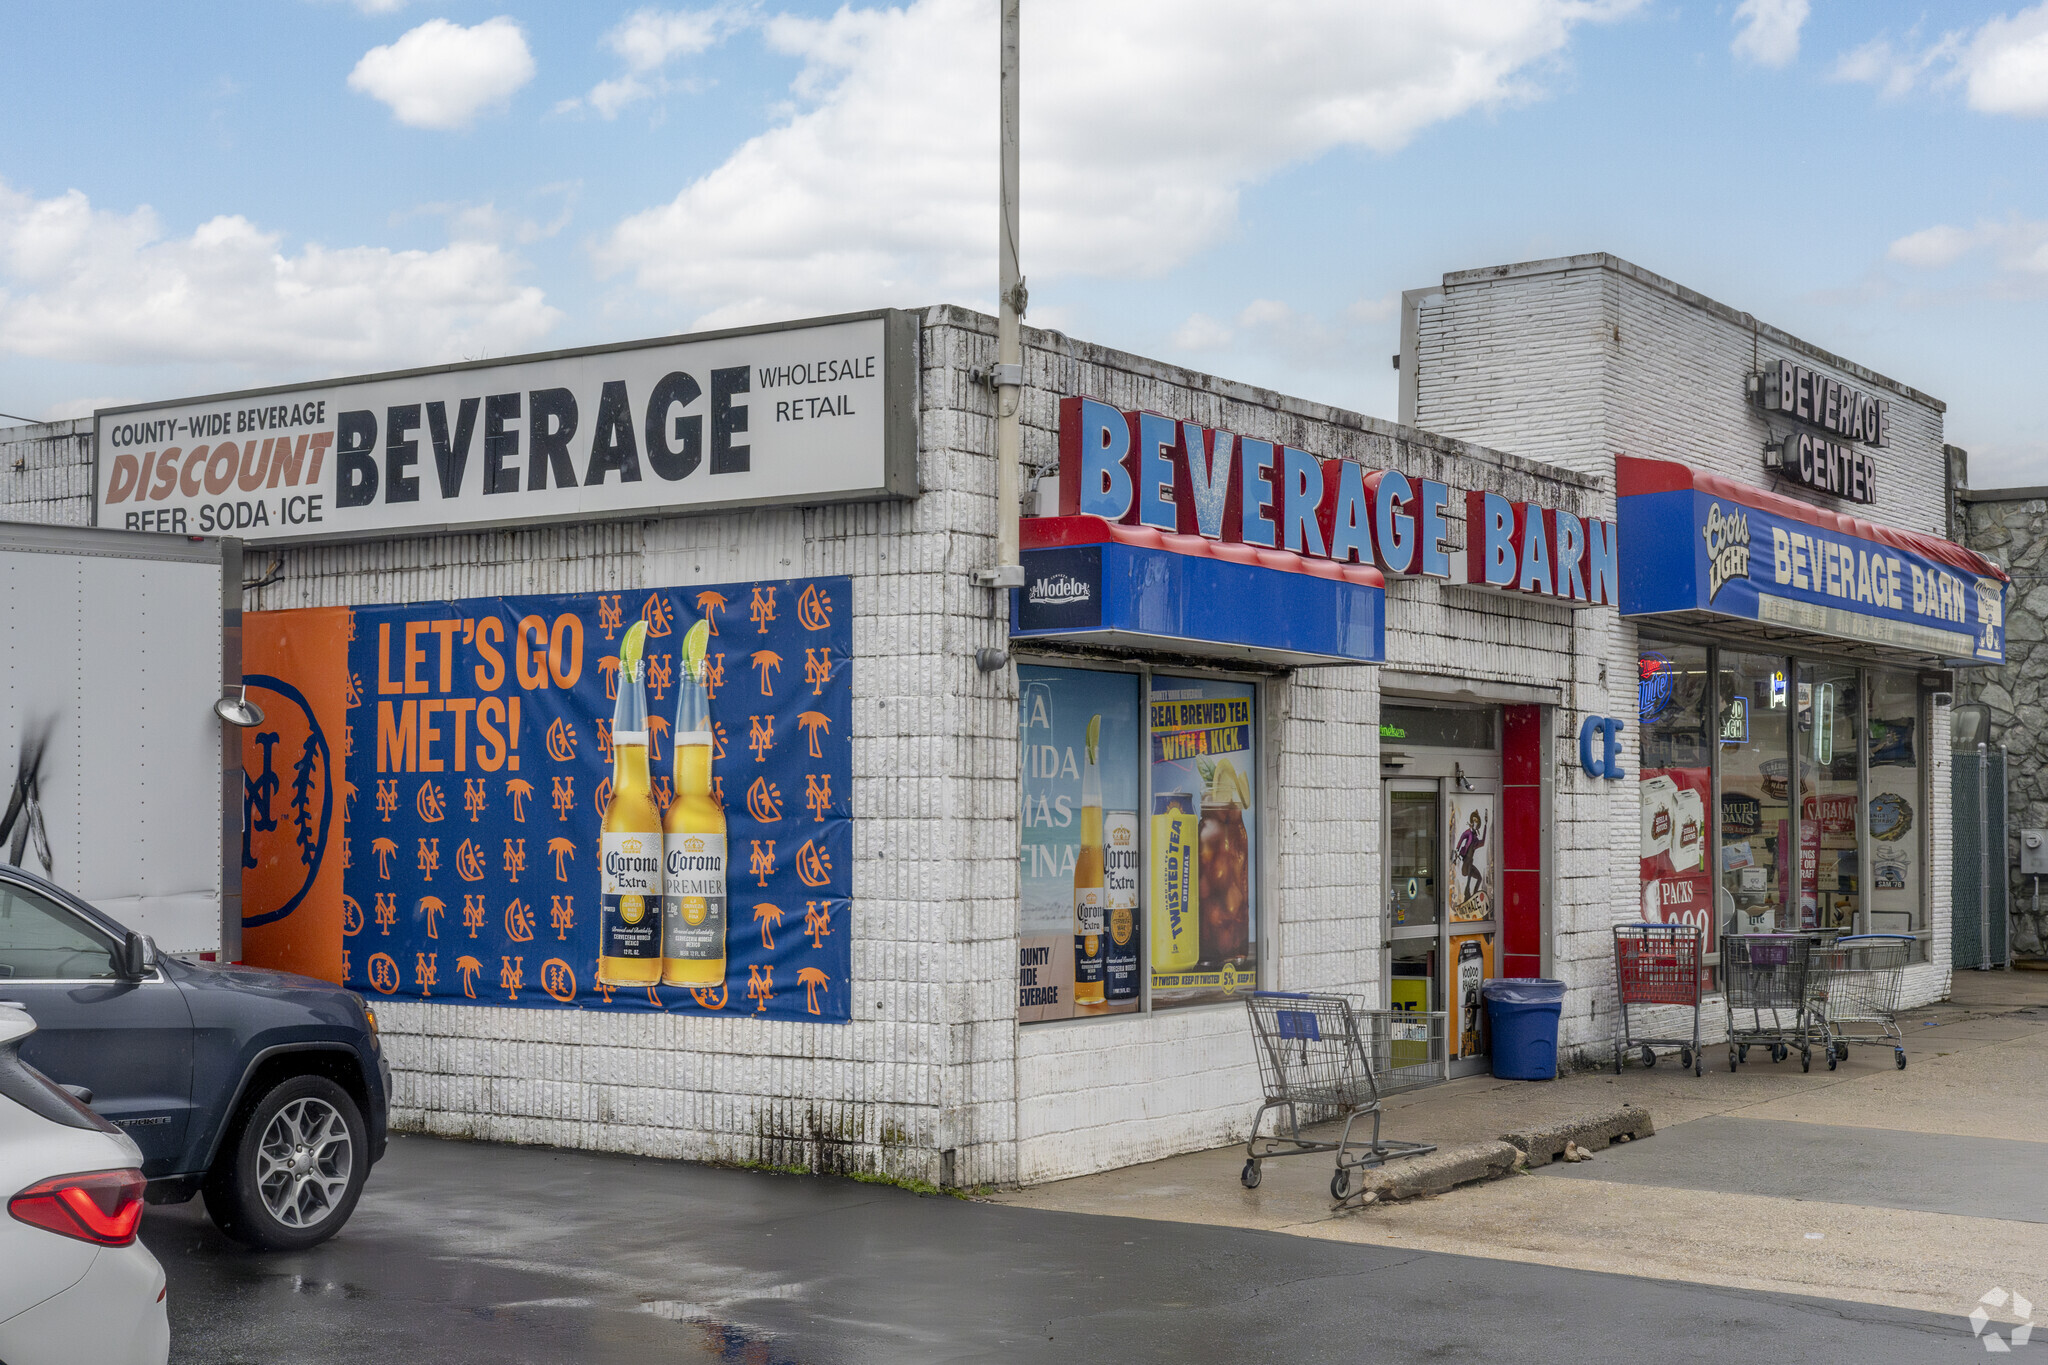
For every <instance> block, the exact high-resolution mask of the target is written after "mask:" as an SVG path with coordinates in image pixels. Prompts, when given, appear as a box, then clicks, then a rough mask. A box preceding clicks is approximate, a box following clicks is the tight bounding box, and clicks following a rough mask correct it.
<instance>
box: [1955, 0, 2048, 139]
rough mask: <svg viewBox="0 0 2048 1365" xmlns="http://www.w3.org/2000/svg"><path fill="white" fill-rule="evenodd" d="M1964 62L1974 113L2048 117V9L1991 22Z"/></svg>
mask: <svg viewBox="0 0 2048 1365" xmlns="http://www.w3.org/2000/svg"><path fill="white" fill-rule="evenodd" d="M1960 60H1961V66H1962V70H1963V75H1964V82H1965V88H1966V90H1967V92H1968V97H1969V101H1970V107H1971V108H1972V109H1975V110H1977V111H1978V112H1979V113H1984V114H2021V115H2026V116H2030V117H2035V118H2038V117H2040V116H2042V115H2048V4H2039V5H2036V6H2034V7H2033V8H2032V9H2029V10H2021V11H2020V12H2019V13H2018V14H2015V15H2014V16H2013V17H2012V18H2010V19H2007V18H2005V17H2003V16H2000V17H1999V18H1996V19H1993V20H1991V21H1990V22H1989V23H1987V24H1985V25H1984V27H1982V28H1980V29H1978V30H1977V36H1976V38H1975V39H1974V40H1973V41H1972V42H1971V43H1970V46H1969V48H1968V49H1967V50H1966V51H1964V53H1963V54H1962V57H1961V59H1960Z"/></svg>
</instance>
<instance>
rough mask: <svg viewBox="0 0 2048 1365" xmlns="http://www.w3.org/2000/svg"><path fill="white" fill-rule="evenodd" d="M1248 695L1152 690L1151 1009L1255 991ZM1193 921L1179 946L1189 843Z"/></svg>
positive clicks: (1170, 683)
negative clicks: (1193, 852) (1192, 856)
mask: <svg viewBox="0 0 2048 1365" xmlns="http://www.w3.org/2000/svg"><path fill="white" fill-rule="evenodd" d="M1253 701H1254V699H1253V696H1252V685H1251V684H1250V683H1239V682H1221V681H1217V680H1214V679H1202V678H1170V677H1164V676H1161V677H1157V678H1154V679H1153V680H1152V705H1151V723H1152V749H1151V756H1152V829H1153V841H1152V849H1151V852H1152V857H1151V859H1150V865H1151V871H1152V874H1153V876H1152V880H1153V885H1154V887H1155V894H1154V896H1153V899H1152V906H1151V925H1152V952H1153V956H1152V1005H1153V1008H1155V1009H1167V1008H1170V1007H1172V1006H1176V1005H1200V1004H1206V1003H1209V1002H1211V1001H1216V1000H1226V999H1231V998H1234V997H1235V996H1236V995H1237V994H1238V993H1239V992H1240V991H1248V990H1251V989H1253V988H1255V987H1256V986H1257V985H1258V979H1259V977H1258V914H1257V911H1258V901H1257V897H1258V875H1257V868H1258V852H1259V850H1258V832H1257V831H1258V820H1257V816H1256V811H1257V809H1258V803H1257V801H1256V800H1255V799H1254V798H1255V795H1256V789H1257V786H1258V772H1259V769H1258V750H1257V744H1258V741H1257V739H1256V738H1255V736H1256V733H1257V732H1256V730H1255V728H1254V727H1253V724H1252V714H1253ZM1190 839H1192V840H1193V841H1194V845H1195V849H1196V856H1195V859H1194V865H1193V868H1192V872H1193V877H1194V888H1193V889H1194V901H1195V908H1196V914H1195V917H1194V920H1195V925H1194V927H1195V931H1196V932H1195V936H1194V939H1193V941H1192V942H1191V941H1189V937H1188V933H1187V916H1186V912H1185V909H1184V907H1185V906H1186V904H1187V890H1188V888H1187V884H1186V883H1187V878H1188V876H1189V872H1190V869H1189V866H1188V863H1187V861H1186V859H1185V857H1184V856H1183V854H1184V852H1185V850H1186V849H1187V848H1188V845H1189V840H1190Z"/></svg>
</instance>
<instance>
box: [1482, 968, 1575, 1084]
mask: <svg viewBox="0 0 2048 1365" xmlns="http://www.w3.org/2000/svg"><path fill="white" fill-rule="evenodd" d="M1479 993H1480V995H1481V996H1482V997H1483V998H1484V999H1485V1001H1486V1015H1487V1018H1488V1019H1489V1020H1490V1021H1491V1022H1492V1024H1493V1074H1494V1075H1496V1076H1498V1077H1500V1078H1501V1079H1502V1080H1508V1081H1554V1080H1556V1079H1557V1017H1558V1015H1560V1014H1562V1013H1563V1012H1564V982H1562V981H1553V980H1551V979H1550V978H1548V977H1542V976H1510V977H1503V978H1501V979H1500V980H1497V981H1489V982H1487V983H1486V984H1485V985H1483V986H1481V987H1480V988H1479Z"/></svg>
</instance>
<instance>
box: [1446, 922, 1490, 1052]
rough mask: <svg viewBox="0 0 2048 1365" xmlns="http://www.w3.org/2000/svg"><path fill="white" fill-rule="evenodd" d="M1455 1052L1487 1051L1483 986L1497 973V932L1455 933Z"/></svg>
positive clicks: (1452, 985)
mask: <svg viewBox="0 0 2048 1365" xmlns="http://www.w3.org/2000/svg"><path fill="white" fill-rule="evenodd" d="M1450 952H1451V1004H1452V1010H1453V1013H1452V1014H1451V1029H1452V1039H1451V1047H1452V1051H1451V1055H1452V1057H1454V1058H1457V1057H1479V1056H1483V1055H1484V1054H1485V1052H1486V1040H1485V1028H1486V1007H1485V1006H1484V1005H1483V1004H1481V1003H1480V988H1481V987H1482V986H1484V985H1485V984H1486V982H1487V981H1488V980H1490V979H1491V978H1492V976H1493V935H1492V934H1453V935H1451V947H1450Z"/></svg>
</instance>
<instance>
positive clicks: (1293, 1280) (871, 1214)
mask: <svg viewBox="0 0 2048 1365" xmlns="http://www.w3.org/2000/svg"><path fill="white" fill-rule="evenodd" d="M1422 1207H1427V1205H1426V1204H1425V1205H1423V1206H1422ZM143 1233H144V1239H145V1240H146V1241H147V1242H148V1243H149V1245H150V1246H151V1248H152V1249H153V1250H154V1251H155V1252H156V1254H157V1256H158V1257H159V1259H161V1260H162V1261H163V1263H164V1267H165V1270H166V1271H167V1272H168V1274H169V1277H170V1291H171V1297H170V1308H171V1325H172V1339H173V1345H172V1355H171V1358H172V1360H173V1361H177V1362H218V1363H219V1365H228V1363H230V1362H232V1363H233V1365H270V1362H279V1363H280V1365H281V1363H282V1362H292V1365H327V1363H328V1362H343V1361H347V1362H361V1361H431V1362H434V1363H435V1365H471V1362H476V1363H477V1365H482V1362H490V1365H523V1363H525V1362H533V1363H534V1365H542V1363H544V1362H545V1363H552V1362H571V1361H574V1362H579V1363H580V1362H589V1363H590V1365H610V1362H621V1365H623V1363H624V1362H629V1361H630V1362H633V1365H644V1363H645V1362H649V1361H744V1362H750V1363H752V1365H783V1363H784V1362H787V1363H788V1365H841V1363H842V1362H843V1363H845V1365H855V1363H856V1362H859V1363H865V1362H875V1363H876V1365H881V1363H882V1362H891V1363H892V1365H893V1363H895V1362H920V1361H1006V1362H1008V1361H1026V1362H1029V1361H1046V1362H1054V1361H1057V1362H1060V1365H1073V1362H1075V1361H1076V1360H1081V1359H1091V1358H1092V1359H1111V1360H1116V1361H1120V1362H1121V1361H1155V1360H1156V1361H1254V1360H1274V1361H1286V1362H1289V1363H1290V1365H1297V1363H1298V1365H1314V1362H1322V1361H1330V1362H1338V1361H1342V1362H1357V1361H1374V1360H1387V1361H1409V1360H1417V1359H1438V1358H1456V1359H1459V1360H1470V1361H1528V1360H1544V1359H1562V1360H1572V1361H1588V1362H1592V1361H1616V1362H1620V1361H1629V1362H1635V1361H1641V1360H1645V1359H1654V1360H1671V1361H1691V1360H1700V1361H1708V1360H1712V1361H1725V1360H1731V1359H1749V1360H1791V1359H1797V1360H1801V1361H1805V1362H1816V1363H1818V1362H1832V1361H1842V1362H1850V1361H1854V1362H1858V1365H1868V1363H1869V1362H1882V1361H1908V1360H1910V1361H1927V1360H1941V1359H1950V1358H1953V1359H1957V1360H1961V1359H1965V1358H1977V1357H1978V1356H1981V1354H1982V1351H1983V1348H1982V1347H1981V1346H1980V1345H1978V1344H1977V1343H1976V1342H1975V1341H1973V1340H1972V1339H1971V1337H1970V1335H1969V1331H1968V1327H1967V1325H1966V1324H1961V1325H1959V1320H1958V1319H1957V1318H1955V1317H1953V1316H1947V1315H1937V1314H1930V1313H1919V1312H1913V1311H1910V1310H1906V1309H1899V1308H1886V1307H1879V1306H1874V1305H1868V1304H1862V1303H1853V1302H1845V1301H1842V1300H1838V1299H1822V1298H1802V1297H1798V1296H1795V1295H1780V1294H1770V1293H1762V1292H1756V1291H1751V1290H1742V1289H1731V1288H1716V1287H1710V1286H1703V1285H1697V1284H1688V1283H1683V1282H1676V1281H1669V1280H1646V1279H1637V1278H1633V1277H1630V1276H1625V1275H1612V1274H1600V1273H1594V1272H1589V1271H1582V1270H1561V1269H1556V1268H1553V1267H1550V1266H1545V1265H1533V1264H1527V1263H1521V1262H1515V1261H1496V1260H1487V1259H1482V1258H1479V1257H1474V1256H1463V1255H1449V1254H1442V1253H1437V1252H1428V1251H1416V1250H1409V1249H1402V1248H1396V1247H1383V1246H1374V1245H1361V1244H1356V1243H1349V1242H1344V1243H1339V1242H1331V1241H1326V1240H1319V1239H1315V1238H1308V1237H1298V1236H1287V1235H1285V1234H1280V1233H1272V1232H1265V1231H1259V1230H1252V1229H1244V1228H1231V1227H1213V1226H1195V1225H1190V1224H1182V1223H1172V1222H1161V1221H1156V1220H1144V1219H1129V1218H1118V1217H1098V1216H1091V1215H1088V1214H1085V1213H1071V1212H1052V1211H1046V1210H1039V1209H1027V1208H1017V1207H1007V1206H1001V1205H995V1204H987V1203H980V1202H970V1201H962V1200H957V1199H952V1198H948V1197H944V1196H920V1195H914V1194H910V1193H907V1192H905V1191H902V1190H898V1189H893V1188H889V1187H885V1186H874V1185H863V1184H858V1183H855V1182H852V1181H844V1180H821V1179H812V1178H808V1177H801V1176H785V1175H774V1174H764V1173H755V1172H746V1171H730V1170H718V1169H712V1168H708V1167H703V1166H694V1165H688V1164H684V1163H676V1162H661V1161H647V1160H637V1159H634V1158H630V1157H618V1156H606V1155H595V1154H590V1153H581V1152H560V1151H552V1150H543V1149H531V1148H510V1147H495V1146H486V1145H481V1144H469V1143H460V1142H448V1141H439V1140H434V1139H427V1138H417V1137H401V1138H397V1139H394V1140H393V1142H392V1146H391V1153H390V1155H389V1156H388V1157H387V1158H386V1160H385V1161H384V1162H383V1163H382V1164H381V1165H380V1166H379V1167H378V1168H377V1170H376V1172H375V1174H374V1175H373V1177H372V1179H371V1183H370V1186H369V1190H368V1191H367V1193H366V1194H365V1196H364V1199H363V1201H362V1204H361V1205H360V1207H359V1208H358V1210H357V1212H356V1215H355V1218H354V1220H353V1221H352V1222H351V1224H350V1225H349V1226H348V1227H347V1228H346V1229H345V1230H344V1231H343V1232H342V1234H341V1235H340V1236H339V1237H337V1238H335V1239H334V1240H333V1241H331V1242H329V1243H327V1244H326V1245H324V1246H321V1247H317V1248H315V1249H314V1250H312V1251H310V1252H305V1253H301V1254H297V1255H286V1256H262V1255H255V1254H252V1253H248V1252H245V1251H243V1250H241V1249H240V1248H238V1247H236V1246H234V1245H233V1244H231V1243H228V1242H226V1241H225V1240H223V1239H222V1238H221V1237H219V1236H218V1235H217V1234H216V1233H215V1232H214V1231H213V1228H212V1225H211V1224H209V1223H208V1222H207V1221H206V1218H205V1214H204V1211H203V1208H202V1207H201V1205H199V1204H198V1203H197V1202H195V1203H193V1204H190V1205H186V1206H183V1207H171V1208H158V1209H152V1210H151V1211H150V1214H149V1216H148V1218H147V1219H146V1220H145V1222H144V1227H143Z"/></svg>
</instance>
